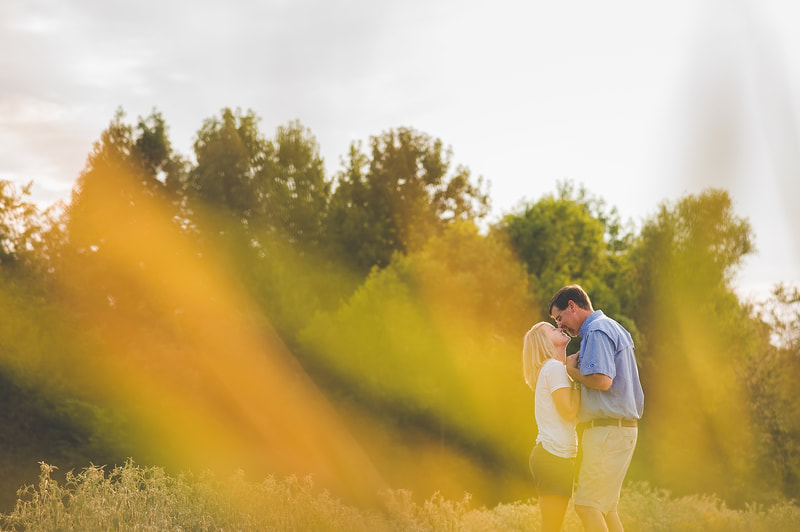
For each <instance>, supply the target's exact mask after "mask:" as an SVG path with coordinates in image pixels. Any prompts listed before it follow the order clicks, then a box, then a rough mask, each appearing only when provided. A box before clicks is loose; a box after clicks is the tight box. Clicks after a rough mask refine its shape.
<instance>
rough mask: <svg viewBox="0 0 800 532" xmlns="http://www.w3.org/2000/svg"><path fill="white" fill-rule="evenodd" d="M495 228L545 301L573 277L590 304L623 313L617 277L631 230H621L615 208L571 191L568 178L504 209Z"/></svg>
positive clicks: (622, 289) (623, 300)
mask: <svg viewBox="0 0 800 532" xmlns="http://www.w3.org/2000/svg"><path fill="white" fill-rule="evenodd" d="M494 231H495V232H497V233H499V234H502V235H504V236H505V237H506V238H507V239H508V241H509V242H510V244H511V246H512V247H513V249H514V250H515V251H516V253H517V256H518V257H519V260H520V261H522V262H523V263H524V264H525V266H526V268H527V270H528V273H529V274H530V277H531V285H532V287H533V290H534V292H535V294H536V295H537V297H538V299H539V300H540V302H541V303H542V305H544V307H546V306H547V304H548V303H549V302H550V296H551V295H552V294H554V293H555V292H556V291H557V290H558V289H559V288H561V287H562V286H565V285H568V284H572V283H578V284H580V285H582V286H583V287H584V288H585V289H586V290H587V291H588V293H589V294H590V296H591V297H592V300H593V301H594V302H595V303H596V304H595V308H603V309H605V310H606V311H607V312H608V313H609V314H611V315H615V316H616V315H619V313H620V312H622V313H624V314H627V312H626V307H625V306H623V303H627V302H628V299H629V293H628V290H627V289H626V286H625V284H624V283H623V282H622V280H623V279H624V278H625V274H626V271H627V266H626V262H625V257H624V252H625V251H627V249H628V242H629V240H630V235H629V234H623V233H622V224H621V223H620V221H619V219H618V217H617V214H616V210H615V209H611V210H607V209H606V207H605V204H604V202H603V201H602V200H600V199H597V198H593V197H591V196H589V195H588V193H587V192H586V190H585V189H583V188H580V189H579V190H577V191H576V190H574V188H573V186H572V185H571V184H569V183H561V184H559V186H558V191H557V194H556V195H546V196H544V197H543V198H542V199H540V200H539V201H537V202H535V203H528V204H527V205H523V206H522V207H521V208H520V211H519V212H516V213H511V214H507V215H506V216H505V217H504V218H503V219H502V220H501V221H500V223H498V224H497V225H496V226H495V227H494ZM544 307H543V308H542V311H543V313H544V314H545V315H546V314H547V312H548V309H547V308H544Z"/></svg>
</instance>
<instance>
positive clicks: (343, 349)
mask: <svg viewBox="0 0 800 532" xmlns="http://www.w3.org/2000/svg"><path fill="white" fill-rule="evenodd" d="M521 171H522V170H521ZM545 178H546V176H545ZM553 189H554V190H551V191H546V192H544V193H542V194H541V197H540V199H538V200H536V201H531V202H528V203H526V204H524V205H521V206H519V207H518V208H517V209H516V210H515V211H513V212H510V213H507V214H504V215H503V216H502V217H501V218H500V219H499V220H495V221H493V222H490V223H489V222H487V221H486V217H487V215H488V212H489V196H488V193H487V192H486V187H485V183H484V182H483V180H482V179H481V178H474V177H473V176H472V175H471V173H470V171H469V169H468V168H467V167H465V166H459V165H455V164H454V162H453V153H452V150H451V149H450V148H447V147H445V145H444V144H443V142H442V141H441V140H439V139H437V138H433V137H431V136H430V135H427V134H425V133H422V132H419V131H416V130H414V129H411V128H397V129H390V130H388V131H385V132H383V133H381V134H378V135H375V136H373V137H371V138H370V139H369V140H368V142H366V143H361V142H353V143H352V144H351V147H350V149H349V152H348V153H347V155H346V156H345V157H344V158H343V160H342V164H341V168H340V169H339V170H338V171H337V172H336V173H335V175H333V176H329V175H326V170H325V166H324V162H323V160H322V158H321V156H320V150H319V146H318V144H317V142H316V139H315V138H314V136H313V134H312V132H311V131H310V130H309V129H307V128H305V127H304V126H303V125H302V124H301V123H300V122H299V121H293V122H290V123H288V124H287V125H285V126H280V127H278V128H277V129H276V131H275V133H274V136H272V137H269V138H268V137H266V136H265V135H264V134H263V133H262V132H261V131H260V129H259V118H258V117H257V116H256V114H255V113H254V112H252V111H244V112H243V111H241V110H238V109H237V110H232V109H223V110H222V111H221V112H220V114H219V115H218V116H214V117H211V118H209V119H207V120H205V121H204V122H203V123H202V126H201V128H200V129H199V130H198V132H197V136H196V139H195V142H194V147H193V154H192V157H191V158H189V157H187V156H186V155H184V154H179V153H176V152H175V151H174V150H173V148H172V145H171V142H170V139H169V134H168V127H167V124H166V122H165V120H164V118H163V117H162V115H161V114H160V113H158V112H156V111H154V112H153V113H152V114H150V115H149V116H147V117H140V118H139V119H138V120H137V121H136V122H135V123H134V124H131V123H128V122H126V120H125V115H124V113H123V112H122V111H119V112H118V113H117V114H116V115H115V116H114V118H113V119H112V120H111V123H110V124H109V126H108V128H107V129H106V130H105V131H103V132H102V133H101V135H100V137H99V140H98V141H97V142H96V144H95V145H94V147H93V150H92V152H91V153H90V154H89V157H88V159H87V163H86V167H85V169H84V170H83V171H82V172H81V174H80V175H79V176H78V178H77V181H76V184H75V187H74V189H73V193H72V196H71V198H70V200H69V201H68V202H67V203H66V204H65V205H63V206H61V208H59V206H54V207H53V208H52V209H49V210H45V211H42V210H40V209H38V208H37V207H36V206H35V205H34V204H33V203H31V202H30V201H29V200H28V195H29V193H30V187H23V188H21V189H19V188H16V187H15V186H13V185H12V184H11V183H10V182H5V181H3V182H0V281H1V283H2V284H1V285H0V286H1V288H0V297H2V298H3V304H2V305H0V308H2V309H3V311H2V312H3V313H4V314H3V317H2V320H0V323H2V324H3V325H2V327H3V331H2V334H0V338H2V340H0V342H2V344H0V345H2V353H3V356H2V360H0V378H2V380H3V382H4V385H3V386H2V387H0V388H2V391H3V396H2V403H3V416H4V421H6V425H7V426H8V427H9V430H8V431H6V437H5V438H4V440H2V445H3V447H4V451H7V452H4V456H6V457H7V458H6V459H5V463H4V464H3V466H2V467H3V468H4V469H5V470H6V472H7V473H8V474H7V475H5V477H6V478H8V479H9V480H8V483H9V484H11V483H14V482H16V484H14V485H13V487H4V490H5V491H9V492H10V493H13V489H15V488H16V487H18V485H19V482H18V481H19V480H20V479H24V478H27V476H30V475H29V473H30V472H33V475H34V478H35V472H36V466H35V462H36V461H37V460H42V459H46V460H47V461H48V463H56V464H58V463H62V464H65V467H76V468H80V467H83V466H85V465H86V463H87V462H91V463H122V462H123V461H124V459H125V458H126V457H134V458H135V459H136V460H137V461H139V462H142V463H148V462H149V463H154V464H158V465H165V464H175V465H176V467H177V466H181V465H186V464H190V465H191V462H189V461H188V460H189V458H188V456H189V455H191V454H192V453H187V452H185V450H186V449H187V448H192V449H193V450H194V452H195V454H196V455H197V456H198V457H204V456H210V455H212V454H214V453H216V454H219V453H220V452H221V451H220V449H223V448H224V449H228V447H224V446H222V443H219V442H215V441H213V438H210V437H203V438H200V437H198V436H197V433H191V431H189V430H188V429H186V430H183V431H182V433H183V435H181V434H180V432H181V431H177V430H174V431H172V432H170V428H169V427H168V425H171V424H173V423H171V422H169V421H164V420H163V419H162V420H158V421H156V420H154V419H153V417H152V416H153V411H154V410H158V411H162V412H163V413H164V415H165V416H166V417H165V419H172V420H177V419H181V420H182V422H184V423H185V426H184V425H181V426H182V427H184V429H185V427H189V426H191V427H194V429H196V430H201V429H199V428H198V427H202V426H203V424H204V421H208V420H219V423H222V424H226V423H230V426H233V425H235V424H236V423H237V421H236V420H237V419H239V422H238V425H246V424H247V423H251V424H252V423H253V419H254V418H253V416H255V417H256V418H257V417H259V416H260V415H261V414H260V413H263V415H264V418H265V419H268V420H269V423H267V424H266V428H264V427H262V428H261V429H260V430H262V431H266V433H267V435H266V436H265V435H264V434H261V435H260V436H259V438H261V439H260V440H259V439H258V438H255V437H254V436H252V435H245V436H242V438H241V439H240V440H237V442H238V443H237V445H239V447H236V448H237V449H239V451H237V452H240V453H242V455H245V454H247V452H246V451H243V450H242V449H244V448H245V447H246V444H245V443H242V442H243V441H248V442H250V443H248V444H247V445H250V444H251V443H252V442H251V441H250V440H249V439H248V438H251V439H253V438H254V439H255V440H256V441H261V440H263V439H264V438H266V439H269V437H268V436H269V433H270V431H271V430H274V432H275V435H276V438H280V437H281V435H283V433H282V430H290V431H291V430H296V428H291V429H281V428H280V427H281V426H283V425H281V420H283V419H284V418H282V417H280V415H279V413H272V414H270V413H269V412H270V411H271V410H270V409H271V408H278V409H283V410H285V411H289V410H290V409H291V407H290V406H289V405H288V404H286V402H287V401H288V399H287V397H294V396H293V395H291V393H294V392H292V391H291V390H293V389H294V388H291V389H290V388H283V387H282V386H283V384H281V382H283V381H285V380H286V379H289V377H281V379H283V381H281V382H276V384H275V387H276V388H275V391H274V393H272V394H271V395H270V394H269V393H267V394H266V395H264V397H266V398H267V399H268V400H269V401H268V402H269V403H271V404H270V405H264V404H261V403H258V401H256V400H255V399H252V398H248V397H249V396H246V395H241V394H238V395H237V394H236V393H233V392H232V391H231V390H230V387H231V383H230V382H229V381H225V379H226V378H228V377H230V375H231V374H222V373H221V371H220V369H219V366H215V365H214V364H217V363H218V362H219V360H218V359H220V358H223V359H224V358H226V357H228V356H231V364H233V362H232V361H233V360H234V358H235V357H234V355H235V354H236V351H240V350H245V349H247V347H246V346H244V347H243V343H242V340H241V339H242V337H248V338H249V337H250V336H252V338H254V340H253V342H255V343H256V344H258V345H270V346H277V345H280V346H283V347H282V348H281V349H284V348H285V351H286V352H288V353H290V354H291V356H290V358H291V363H292V364H295V365H296V368H295V370H293V371H296V372H298V373H302V374H303V375H307V376H308V377H309V379H310V381H311V382H312V383H313V386H315V387H316V388H318V389H320V390H321V391H322V394H323V395H324V397H326V398H328V399H329V400H330V401H331V402H332V403H333V404H334V405H335V406H336V408H337V409H338V411H339V412H340V415H341V416H342V418H343V419H344V420H345V421H344V423H345V425H346V426H348V427H349V428H350V429H351V430H352V432H353V434H355V438H356V440H358V441H359V444H360V445H361V446H362V447H363V448H364V453H365V454H366V455H368V456H369V458H370V460H371V462H372V463H373V464H375V466H376V469H377V470H379V471H381V473H382V475H383V476H384V477H386V478H388V479H389V480H390V481H391V482H408V483H411V485H413V483H414V482H421V481H420V478H421V477H428V478H429V480H431V481H433V480H435V481H437V482H453V483H454V484H455V485H456V486H457V487H456V488H454V489H461V488H465V489H467V490H469V491H473V492H477V493H478V495H479V496H482V497H483V498H484V499H485V500H503V499H504V498H509V497H516V498H524V497H526V495H525V493H526V491H525V490H526V489H527V487H526V481H527V474H528V473H527V468H526V464H527V452H529V449H530V447H531V446H532V442H533V437H534V436H535V426H534V425H533V415H532V412H533V410H532V408H533V404H532V400H533V398H532V396H531V395H530V393H529V390H528V389H527V387H526V386H524V382H523V381H522V377H521V361H520V350H521V339H522V336H523V334H524V333H525V331H526V330H527V328H529V327H530V326H531V325H532V324H533V323H535V322H536V321H540V320H543V319H547V316H546V314H547V308H546V307H547V304H548V303H549V299H550V295H551V294H552V293H553V292H554V291H555V290H557V289H558V288H559V287H561V286H562V285H564V284H569V283H580V284H581V285H583V286H584V288H586V290H587V292H588V293H589V294H590V296H591V297H592V300H593V303H594V305H595V308H600V309H603V310H604V311H605V312H606V313H608V314H610V315H612V316H613V317H615V318H616V319H618V320H619V321H620V322H621V323H623V324H624V325H625V326H626V327H627V328H628V329H629V330H630V331H631V332H632V334H633V335H634V339H635V342H636V345H637V358H638V362H639V364H640V372H641V376H642V382H643V386H644V389H645V396H646V404H645V417H644V419H643V420H642V427H641V431H640V442H639V445H638V447H637V453H636V455H635V457H634V464H633V465H632V468H631V473H630V475H631V477H632V478H634V479H636V480H646V481H648V482H651V483H653V484H654V485H657V486H660V487H664V488H668V489H671V490H674V491H675V492H677V493H679V494H686V493H696V492H704V493H716V494H718V495H720V496H722V497H724V498H725V499H727V500H728V501H729V502H731V503H732V504H743V503H745V502H748V501H762V502H770V501H774V500H776V499H779V498H782V497H792V496H795V495H796V494H797V490H798V478H797V474H798V469H799V468H800V464H798V461H797V444H796V443H795V442H796V441H800V440H798V438H797V436H798V433H799V432H800V415H798V414H800V412H798V401H797V400H796V399H795V398H794V394H793V393H792V385H793V383H794V382H796V380H795V379H796V378H797V377H798V376H800V375H798V374H799V373H800V340H799V338H800V329H798V323H800V319H798V318H800V310H799V309H798V305H800V294H798V292H797V290H796V289H793V288H791V287H787V286H777V287H775V292H774V295H773V297H772V298H771V299H770V300H769V301H767V302H763V304H761V305H754V304H753V303H752V302H744V301H741V300H740V299H739V298H738V297H737V296H736V294H735V292H734V290H733V287H732V280H733V277H734V275H735V273H736V271H737V268H738V267H739V266H740V265H741V262H742V260H743V259H744V258H745V257H746V256H747V255H748V254H749V253H752V252H753V251H754V246H755V242H754V241H753V240H754V236H753V233H752V230H751V228H750V226H749V224H748V222H747V220H745V219H742V218H741V217H739V216H737V215H736V213H735V212H734V209H733V204H732V201H731V198H730V197H729V195H728V193H727V192H726V191H724V190H719V189H708V190H705V191H703V192H702V193H701V194H698V195H688V196H686V197H684V198H682V199H680V200H679V201H677V202H674V203H664V204H662V205H660V206H659V207H658V209H657V212H655V213H654V214H653V215H652V216H651V217H649V218H648V219H646V220H645V221H644V222H643V224H642V225H641V227H638V228H637V227H634V226H633V225H632V224H631V223H626V222H623V221H622V220H621V219H620V217H619V215H618V213H617V211H616V210H615V209H614V208H611V207H609V206H608V205H607V204H606V203H605V201H604V200H603V199H601V198H597V197H594V196H592V195H591V194H590V193H589V192H588V191H586V190H585V189H583V188H580V187H575V186H574V185H573V184H571V183H558V184H555V185H553ZM234 296H235V297H234ZM212 330H213V331H214V332H217V331H218V334H219V336H215V335H212ZM216 342H219V346H218V348H216V350H212V349H211V348H210V347H209V346H210V345H216ZM226 346H229V347H226ZM578 348H579V346H578V345H573V346H571V349H573V350H575V349H578ZM265 350H266V351H269V349H265ZM275 350H278V348H277V347H275ZM256 351H258V349H256ZM211 367H213V368H214V369H213V370H211V369H209V368H211ZM291 367H295V366H291ZM245 373H246V372H245ZM289 374H291V372H290V373H287V375H289ZM137 375H138V376H139V377H140V378H138V379H137V378H136V376H137ZM226 375H227V377H226ZM281 375H283V373H281ZM237 378H240V379H244V378H245V377H237ZM220 382H222V383H223V385H226V386H227V388H226V386H219V383H220ZM240 382H243V381H238V380H237V381H236V383H240ZM292 386H294V385H292ZM298 386H299V385H298ZM244 389H247V388H246V386H245V385H242V386H241V390H244ZM209 390H215V391H214V392H213V393H212V392H211V391H209ZM241 390H240V391H241ZM178 391H180V393H178ZM237 401H238V402H237ZM248 402H249V403H251V405H250V406H252V405H256V404H257V405H258V408H257V409H256V411H255V413H252V412H250V413H247V412H249V410H248V405H247V404H243V403H248ZM186 404H193V405H202V406H203V408H205V410H204V416H206V418H207V419H206V420H203V419H200V418H202V417H203V416H198V417H199V418H198V419H196V420H194V421H192V419H193V418H192V415H194V414H186V412H187V410H186V408H187V407H186ZM167 414H169V416H167ZM237 415H238V416H240V417H241V416H244V417H241V419H240V418H237ZM247 416H250V417H247ZM270 416H272V417H270ZM242 420H243V421H242ZM284 421H285V420H284ZM190 423H194V424H191V425H190ZM270 423H271V425H270ZM298 423H299V421H298ZM175 424H177V422H175ZM225 426H228V425H225ZM231 430H233V429H231ZM254 430H255V429H254ZM290 433H291V434H295V433H294V432H290ZM187 434H189V435H190V436H192V437H191V438H189V436H187ZM301 436H302V435H300V434H299V433H298V434H297V437H298V438H300V437H301ZM200 440H202V441H200ZM384 440H392V441H396V442H398V445H400V446H405V447H406V448H409V449H410V448H414V449H416V450H417V452H416V454H414V453H411V454H412V456H404V455H403V454H402V451H399V450H398V449H396V448H394V447H392V446H391V445H390V444H387V443H386V442H385V441H384ZM421 442H423V443H421ZM215 445H216V447H215ZM247 448H249V447H247ZM181 449H182V450H183V452H184V453H185V455H186V456H187V458H185V460H186V461H181V460H182V458H179V457H176V456H177V455H179V454H181V451H180V450H181ZM272 451H274V452H272ZM282 452H286V449H284V448H283V447H274V448H270V452H267V453H266V454H271V455H274V456H278V455H281V453H282ZM287 456H288V455H287ZM287 456H284V457H283V460H284V461H286V460H290V458H291V457H287ZM425 457H429V458H430V462H427V465H426V466H424V467H426V468H427V469H425V471H424V472H423V471H418V470H416V469H415V467H416V468H420V467H423V465H422V463H423V462H424V459H425ZM26 460H27V461H29V462H31V463H30V467H29V468H28V469H26V467H27V466H25V465H24V464H25V463H26V462H25V461H26ZM276 460H277V459H276ZM246 463H247V464H249V465H253V464H256V462H255V461H248V462H246ZM455 463H458V464H462V465H460V466H459V467H458V468H454V467H452V464H455ZM257 464H258V465H259V466H263V467H264V468H265V469H266V470H269V469H270V467H271V466H274V465H275V462H271V461H270V460H268V459H267V460H266V461H263V460H262V461H261V462H257ZM464 464H466V465H464ZM437 467H441V469H442V470H441V471H439V472H438V475H439V476H437ZM410 471H416V473H415V474H412V473H410ZM476 476H478V477H481V478H482V479H483V482H482V484H481V485H475V484H474V483H471V482H472V481H470V479H473V478H475V477H476ZM428 487H430V486H428V485H425V484H419V488H418V489H421V490H422V489H427V488H428ZM6 488H8V489H6ZM423 495H426V494H425V493H423Z"/></svg>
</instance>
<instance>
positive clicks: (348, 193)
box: [328, 128, 488, 272]
mask: <svg viewBox="0 0 800 532" xmlns="http://www.w3.org/2000/svg"><path fill="white" fill-rule="evenodd" d="M370 149H371V151H370V155H369V156H367V155H365V154H364V153H363V152H362V148H361V145H360V143H354V144H352V145H351V147H350V152H349V154H348V158H347V162H346V167H345V169H344V170H343V171H342V172H340V173H339V175H338V178H337V183H336V189H335V191H334V194H333V198H332V200H331V209H330V216H329V221H328V228H329V234H330V235H331V238H332V240H333V241H334V242H335V244H336V246H337V247H338V250H339V254H340V256H342V257H346V258H347V260H349V261H350V262H351V263H352V265H353V267H355V268H356V269H357V270H359V271H362V272H366V271H367V270H368V269H369V268H371V267H372V266H375V265H377V266H378V267H385V266H386V265H388V264H389V262H390V260H391V257H392V254H393V253H394V252H395V251H400V252H406V251H409V250H412V249H418V248H419V247H421V246H422V245H423V244H424V243H425V242H426V241H427V240H428V238H429V237H431V236H433V235H436V234H438V233H439V232H440V231H441V230H442V229H443V228H444V227H445V226H446V225H448V224H450V223H452V222H453V221H455V220H474V219H478V218H480V217H482V216H484V215H485V214H486V212H487V209H488V196H487V195H486V194H485V193H484V192H483V191H482V190H481V186H482V181H481V179H478V182H477V183H474V184H473V183H472V182H471V180H470V172H469V170H468V169H467V168H465V167H457V168H456V169H455V170H454V171H452V172H451V168H450V167H451V157H452V154H451V151H450V150H449V149H448V150H445V148H444V147H443V144H442V141H441V140H439V139H433V138H431V137H430V136H428V135H426V134H424V133H420V132H417V131H414V130H413V129H408V128H399V129H396V130H389V131H387V132H385V133H383V134H381V135H379V136H375V137H371V138H370Z"/></svg>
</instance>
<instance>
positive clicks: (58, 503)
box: [0, 461, 800, 532]
mask: <svg viewBox="0 0 800 532" xmlns="http://www.w3.org/2000/svg"><path fill="white" fill-rule="evenodd" d="M55 469H56V468H55V467H54V466H52V465H48V464H46V463H41V474H40V476H39V482H38V485H37V486H32V485H31V486H26V487H23V488H21V489H20V490H19V492H18V496H19V498H18V500H17V503H16V507H15V508H14V509H13V511H11V512H10V513H8V514H0V527H2V530H29V531H37V530H47V531H51V530H86V531H93V530H141V531H147V530H153V531H155V530H158V531H164V530H197V531H205V530H303V531H306V530H312V531H316V530H321V531H325V530H347V531H361V530H363V531H440V530H441V531H496V530H511V531H513V530H516V531H528V530H530V531H533V530H538V529H539V526H540V515H539V510H538V507H537V505H536V503H535V501H533V500H528V501H517V502H513V503H508V504H498V505H497V506H495V507H493V508H486V507H474V506H473V505H472V503H471V500H470V497H469V495H465V496H464V498H463V499H462V500H460V501H452V500H447V499H445V498H444V497H442V496H441V495H439V494H438V493H437V494H434V495H433V496H432V497H430V498H429V499H427V500H424V501H421V502H419V501H416V500H415V498H414V496H413V494H412V493H411V492H409V491H405V490H390V491H386V492H384V493H383V494H382V497H381V503H380V505H379V506H378V507H375V508H369V509H364V508H357V507H355V506H350V505H347V504H345V503H344V502H342V501H341V500H338V499H336V498H334V497H332V496H331V495H330V494H329V493H327V492H326V491H323V490H318V489H315V488H314V484H313V482H312V480H311V479H310V478H302V479H299V478H296V477H291V476H290V477H285V478H283V479H278V478H275V477H267V478H266V479H264V480H263V481H261V482H252V481H248V480H246V479H245V477H244V474H242V473H238V474H236V475H234V476H232V477H230V478H227V479H218V478H216V477H215V476H213V475H211V474H202V475H193V474H181V475H178V476H171V475H168V474H167V473H165V471H164V470H163V469H162V468H159V467H142V466H139V465H137V464H135V463H133V462H132V461H129V462H127V463H126V464H125V465H124V466H119V467H115V468H113V470H111V471H110V472H106V471H105V468H104V467H98V466H94V465H92V466H90V467H87V468H85V469H84V470H83V471H81V472H79V473H74V472H68V473H67V474H66V478H65V480H64V481H63V482H62V483H59V482H57V481H56V480H54V479H53V471H54V470H55ZM620 513H621V515H622V516H623V519H624V521H625V525H626V529H627V530H629V531H694V530H697V531H756V532H757V531H769V532H779V531H784V530H787V531H788V530H795V529H796V527H797V523H798V522H800V507H798V506H797V505H796V504H794V503H793V502H788V501H787V502H783V503H779V504H775V505H773V506H771V507H768V508H765V507H761V506H756V505H753V506H748V507H746V508H744V509H739V510H737V509H732V508H728V507H727V506H726V505H725V503H724V502H722V501H721V500H720V499H718V498H717V497H714V496H698V495H693V496H687V497H680V498H674V497H672V496H671V495H670V494H669V493H668V492H666V491H664V490H659V489H655V488H652V487H650V486H649V485H647V484H644V483H638V484H630V485H627V486H626V487H625V489H624V491H623V498H622V501H621V506H620ZM564 530H565V531H579V530H582V528H581V526H580V523H579V521H578V519H577V517H576V516H575V514H574V512H573V511H572V510H571V509H570V511H568V514H567V519H566V522H565V525H564Z"/></svg>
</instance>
